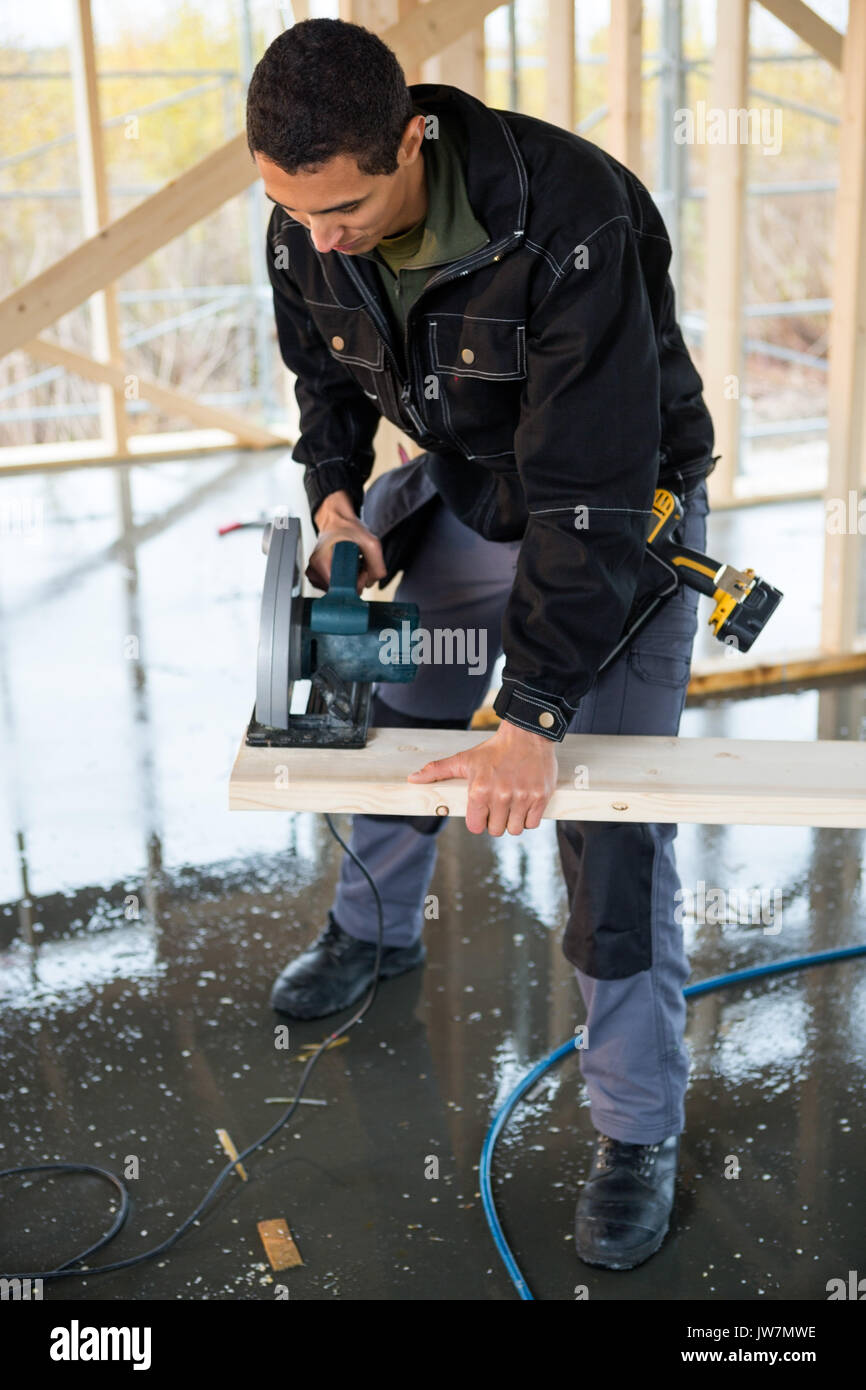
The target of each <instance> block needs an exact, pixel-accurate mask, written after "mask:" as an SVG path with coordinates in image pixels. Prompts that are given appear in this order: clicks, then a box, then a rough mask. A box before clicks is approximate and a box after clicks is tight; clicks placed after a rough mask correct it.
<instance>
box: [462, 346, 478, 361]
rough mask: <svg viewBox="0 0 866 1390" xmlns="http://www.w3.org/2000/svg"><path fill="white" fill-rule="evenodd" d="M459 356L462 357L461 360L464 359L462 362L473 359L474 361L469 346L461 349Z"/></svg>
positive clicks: (473, 354) (473, 355)
mask: <svg viewBox="0 0 866 1390" xmlns="http://www.w3.org/2000/svg"><path fill="white" fill-rule="evenodd" d="M460 356H461V357H462V358H463V361H464V362H474V361H475V353H474V352H473V351H472V349H471V348H464V349H463V351H462V352H461V354H460Z"/></svg>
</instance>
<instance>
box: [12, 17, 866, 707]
mask: <svg viewBox="0 0 866 1390" xmlns="http://www.w3.org/2000/svg"><path fill="white" fill-rule="evenodd" d="M70 3H72V4H73V7H74V11H75V34H74V39H73V45H72V66H73V78H74V86H75V108H76V127H77V134H78V150H79V161H80V168H81V189H82V197H83V207H84V228H85V232H86V233H87V237H86V239H85V240H84V241H83V242H82V243H81V244H80V245H79V246H78V247H76V248H75V250H73V251H71V252H70V253H69V254H67V255H66V256H64V257H62V258H61V260H59V261H57V262H56V263H55V264H54V265H52V266H50V267H49V268H48V269H47V270H45V271H43V272H42V273H41V274H39V275H37V276H35V277H34V278H33V279H32V280H30V281H28V282H27V283H26V284H24V285H22V286H20V287H19V288H18V289H16V290H15V291H14V292H13V293H12V294H10V295H8V296H7V297H6V299H5V300H3V301H2V302H0V353H2V354H5V353H8V352H12V351H14V350H23V351H26V352H27V353H28V355H29V356H31V357H33V358H35V359H36V360H38V361H41V362H46V363H50V364H52V365H54V366H61V367H63V368H65V369H67V370H69V371H71V372H75V373H77V374H79V375H81V376H84V377H86V378H88V379H89V380H92V381H95V382H97V383H99V385H100V388H101V391H100V412H101V421H102V444H101V446H96V447H95V446H94V444H93V442H92V441H88V442H85V443H84V444H82V443H76V444H74V445H73V444H68V445H60V444H55V445H40V446H35V447H33V448H32V449H20V448H18V449H0V476H2V474H3V473H4V472H19V471H24V470H26V469H29V468H34V469H44V468H47V467H70V466H78V465H83V464H92V463H107V462H111V461H128V462H135V463H139V462H144V461H146V460H148V459H158V458H165V457H172V456H176V455H177V454H178V453H186V452H191V451H207V450H210V449H213V448H225V447H238V446H243V447H247V448H252V449H262V448H267V447H270V446H279V445H282V446H287V445H289V444H290V443H291V441H290V439H289V438H288V436H286V435H284V434H282V433H280V432H279V431H277V430H275V429H269V428H265V427H263V426H261V425H259V424H257V423H256V422H254V421H253V420H251V419H248V418H246V417H244V416H243V415H242V414H239V413H237V412H235V411H231V410H225V409H219V408H216V407H214V406H212V405H206V404H204V403H202V402H201V401H198V400H196V399H194V398H193V397H190V396H185V395H184V394H183V393H181V392H179V391H176V390H174V389H173V388H169V387H166V386H164V385H163V384H161V383H160V382H157V381H155V380H152V379H148V378H143V377H142V376H141V375H140V374H136V375H137V378H138V392H139V394H140V396H141V397H143V398H144V399H146V400H149V401H150V402H151V404H152V405H154V406H157V407H159V408H161V409H164V410H166V411H170V412H171V413H172V414H174V415H179V416H181V417H183V418H185V419H187V420H189V421H190V423H191V424H193V425H195V426H197V427H198V428H197V429H195V430H191V431H188V432H185V433H181V434H171V435H163V436H139V437H137V438H136V437H131V436H130V435H129V434H128V432H127V421H126V412H125V403H124V391H123V387H124V380H125V371H124V364H123V359H122V349H121V343H120V334H119V329H118V317H117V305H116V289H115V286H116V281H117V280H118V278H119V277H120V276H121V275H123V274H124V273H125V272H126V271H128V270H130V269H131V268H132V267H133V266H136V265H138V264H139V263H140V262H141V261H143V260H144V259H146V257H147V256H149V255H151V254H152V253H153V252H154V251H156V250H158V249H159V248H160V247H161V246H164V245H166V244H167V243H168V242H170V241H171V240H173V239H174V238H175V237H177V236H179V235H180V234H181V233H182V232H184V231H185V230H186V229H187V228H188V227H190V226H191V225H193V224H194V223H195V222H197V221H199V220H201V219H202V218H203V217H206V216H208V215H209V214H210V213H211V212H213V211H214V210H215V209H216V208H218V207H220V206H221V205H222V204H223V203H224V202H226V201H228V200H229V199H231V198H233V197H235V196H236V195H237V194H239V193H241V192H243V190H244V189H246V188H248V187H249V186H250V185H251V184H252V183H254V181H255V180H256V178H257V177H258V174H257V170H256V168H255V165H254V164H253V163H252V162H251V160H250V158H249V154H248V151H247V148H246V141H245V137H244V135H243V134H239V135H237V136H235V137H234V138H233V139H232V140H230V141H228V143H226V144H225V145H223V146H222V147H221V148H219V149H217V150H215V151H213V153H211V154H209V155H208V156H207V157H206V158H205V159H203V160H201V161H200V162H199V163H198V164H196V165H194V166H193V167H192V168H191V169H188V170H187V171H186V172H185V173H183V174H182V175H180V177H178V178H176V179H174V180H173V181H172V182H170V183H169V184H167V185H166V187H164V188H163V189H161V190H160V191H159V192H157V193H155V194H153V195H152V196H151V197H149V198H146V199H145V200H144V201H143V202H141V203H140V204H139V205H138V206H137V207H135V208H133V209H132V211H130V212H128V213H126V214H125V215H124V216H123V217H120V218H117V219H115V220H113V221H112V220H111V219H110V214H109V207H108V191H107V183H106V176H105V165H104V159H103V148H102V125H101V121H100V114H99V100H98V89H97V88H98V84H97V69H96V58H95V49H94V41H93V25H92V18H91V13H90V0H70ZM761 3H762V5H763V7H764V9H766V10H768V11H770V12H771V13H772V14H773V15H775V16H776V18H777V19H779V20H780V21H781V22H782V23H784V24H785V25H787V26H788V28H789V29H791V30H792V31H793V32H794V33H795V34H796V35H797V36H798V37H799V38H800V39H801V40H802V41H803V42H804V43H805V44H806V45H807V46H809V47H811V48H812V49H813V50H814V51H815V52H817V53H818V54H819V55H820V56H821V57H822V58H824V59H825V60H826V61H827V62H828V63H830V64H831V65H832V66H833V67H835V68H837V69H839V70H840V71H841V73H842V85H843V95H842V119H841V128H840V170H839V187H838V191H837V194H836V207H835V255H834V270H833V310H832V316H831V324H830V340H829V428H828V436H829V439H828V443H829V464H828V477H827V487H826V499H827V500H828V501H829V500H830V499H848V497H849V495H850V494H851V493H852V492H853V493H854V494H855V496H856V497H858V498H859V495H860V491H861V486H862V479H863V473H864V466H866V411H864V406H863V400H864V395H866V238H864V223H866V0H850V4H849V22H848V31H847V33H846V34H844V35H843V34H841V33H839V32H838V31H837V30H835V29H834V28H833V27H832V26H831V25H829V24H827V23H826V21H824V20H823V19H821V18H820V17H819V16H818V15H817V14H816V13H815V12H814V11H813V10H811V9H810V8H809V7H808V5H806V4H805V3H803V0H761ZM305 8H306V7H305V3H304V0H299V3H296V4H295V6H294V12H295V14H296V15H297V17H298V18H302V17H303V15H304V13H305ZM497 8H499V5H498V4H496V3H495V2H494V0H419V2H418V3H416V0H340V16H341V18H344V19H348V20H354V21H356V22H358V23H362V24H365V25H366V26H367V27H368V28H370V29H373V30H374V31H376V32H377V33H380V34H381V36H382V38H383V39H384V40H385V41H386V42H387V43H388V44H389V45H390V46H391V47H392V48H393V49H394V51H395V52H396V53H397V55H398V57H399V59H400V61H401V63H402V64H403V67H404V70H405V72H406V75H407V79H408V81H410V82H414V81H418V80H427V81H437V80H447V81H448V82H450V83H452V84H454V85H456V86H460V87H462V88H464V89H465V90H467V91H470V92H474V93H475V94H476V95H479V96H482V97H483V95H484V74H485V50H484V19H485V17H486V16H487V15H488V14H490V13H491V12H492V11H493V10H495V9H497ZM749 11H750V0H717V3H716V22H717V42H716V49H715V57H714V63H713V69H712V85H711V101H710V104H711V106H713V107H721V108H723V109H727V110H739V109H741V108H743V107H746V106H747V104H748V103H747V88H748V79H747V64H748V46H749ZM642 21H643V5H642V0H611V26H610V52H609V62H608V97H609V109H610V137H609V140H608V147H609V148H610V150H611V152H612V153H613V154H614V155H616V156H617V157H618V158H619V159H621V160H622V161H623V162H624V163H626V164H628V165H629V166H630V167H632V168H634V169H635V170H636V172H638V173H640V113H641V54H642ZM546 66H547V71H546V79H547V83H546V91H547V109H546V116H547V119H548V120H550V121H553V122H555V123H556V124H559V125H563V126H566V127H567V128H569V129H573V128H574V109H575V62H574V4H573V0H547V52H546ZM745 161H746V151H745V147H744V145H743V144H734V143H731V144H728V145H720V146H719V147H718V148H717V149H715V150H714V155H713V159H712V161H710V164H709V173H708V188H707V216H706V229H707V231H706V246H707V257H706V259H707V285H706V335H705V344H704V352H705V355H704V370H703V372H702V375H703V379H704V386H705V396H706V400H707V404H708V406H709V408H710V411H711V413H712V416H713V420H714V423H715V427H716V441H717V442H716V452H717V453H719V454H721V456H722V457H721V462H720V463H719V465H718V466H717V468H716V470H715V472H714V473H713V475H712V476H711V478H710V496H711V503H712V505H713V507H714V508H716V509H718V508H720V507H725V506H734V505H738V504H742V503H741V501H740V499H738V498H737V497H736V495H735V491H734V477H735V475H736V470H737V455H738V448H739V425H740V421H739V400H738V399H736V398H732V397H731V396H730V394H729V393H728V392H727V391H726V383H727V382H728V381H730V379H731V378H732V377H739V376H740V375H741V363H742V352H743V304H742V280H743V257H744V207H745V195H746V190H745ZM88 299H92V301H93V304H92V309H93V345H92V346H93V350H92V355H91V356H87V355H85V354H83V353H78V352H72V351H70V350H69V349H66V348H62V347H60V346H58V345H56V344H55V343H53V342H51V341H50V340H48V339H46V338H45V337H44V336H42V334H43V332H44V330H45V329H46V328H48V327H50V326H51V324H53V323H54V322H55V321H56V320H57V319H59V318H60V317H62V315H64V314H66V313H68V312H69V311H70V310H72V309H74V308H76V307H77V306H79V305H81V304H83V303H84V302H85V301H87V300H88ZM395 435H396V431H395V430H394V427H393V426H391V425H389V424H388V422H385V421H383V424H382V428H381V431H380V436H379V437H378V438H377V445H378V446H379V448H378V450H377V455H378V461H377V470H378V469H379V468H381V467H382V466H383V460H384V459H385V458H388V460H389V461H390V460H393V458H394V456H395V449H394V437H395ZM751 500H767V499H751ZM859 541H860V537H859V533H858V531H857V530H856V529H853V530H852V529H851V528H849V531H848V533H847V534H830V533H825V567H824V592H823V608H822V630H821V645H820V649H819V651H817V652H809V651H804V652H797V653H787V654H785V656H779V657H778V658H777V659H775V660H770V661H768V662H755V661H750V660H749V658H748V657H744V658H743V659H742V661H741V662H738V663H737V665H738V666H742V667H743V670H744V671H751V672H752V674H753V679H752V680H751V681H749V683H750V684H754V683H756V679H759V678H760V676H761V673H762V672H764V671H766V673H767V674H768V675H769V674H771V673H773V674H775V676H776V678H778V677H779V674H780V673H783V672H784V670H785V669H786V667H787V666H788V665H789V664H790V663H792V662H795V663H797V669H798V670H799V671H800V673H801V674H802V675H804V676H805V677H806V678H808V675H809V674H816V673H817V674H820V673H822V672H826V671H833V670H850V669H852V668H858V667H860V666H862V665H864V664H866V639H864V638H863V637H861V636H860V635H859V634H858V632H857V595H858V579H859V572H858V569H859V549H860V546H859ZM697 669H698V672H699V675H698V679H699V680H700V679H702V678H706V680H708V681H710V682H712V681H713V679H714V678H715V677H719V679H722V677H721V676H720V674H719V673H721V672H722V671H727V672H730V671H731V663H730V662H729V661H727V662H726V661H725V659H724V658H720V659H718V660H716V661H707V662H703V663H701V665H700V667H699V668H697ZM700 673H702V675H701V674H700Z"/></svg>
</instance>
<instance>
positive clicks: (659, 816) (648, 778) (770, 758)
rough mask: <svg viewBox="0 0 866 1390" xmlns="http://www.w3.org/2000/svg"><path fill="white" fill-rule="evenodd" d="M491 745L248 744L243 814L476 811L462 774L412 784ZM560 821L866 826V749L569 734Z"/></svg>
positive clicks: (478, 738) (440, 732) (237, 799)
mask: <svg viewBox="0 0 866 1390" xmlns="http://www.w3.org/2000/svg"><path fill="white" fill-rule="evenodd" d="M484 741H485V738H484V735H479V734H478V733H477V732H474V731H473V730H471V729H470V730H468V731H466V732H453V731H451V730H448V729H373V730H371V732H370V736H369V740H368V743H367V747H366V748H362V749H357V750H354V749H340V750H339V751H335V750H332V749H327V748H291V749H289V748H248V747H247V746H246V744H245V743H242V744H241V747H240V750H239V752H238V756H237V758H236V760H235V765H234V768H233V770H232V774H231V780H230V786H229V808H230V809H231V810H233V811H281V812H286V811H342V812H347V813H357V814H364V813H367V814H375V815H410V816H433V815H445V814H448V815H455V816H465V814H466V783H465V782H464V781H462V780H457V781H450V782H439V783H430V784H427V785H424V784H416V783H414V782H407V780H406V778H407V776H408V774H409V773H410V772H414V771H416V770H417V769H418V768H420V767H422V766H423V765H424V764H425V763H427V762H429V761H430V760H431V759H434V758H444V757H446V756H448V755H449V754H452V753H457V752H460V751H461V750H463V749H466V748H474V747H475V746H476V745H477V744H479V743H483V742H484ZM555 748H556V754H557V759H558V763H559V779H558V783H557V788H556V791H555V792H554V794H553V797H552V798H551V800H550V803H549V804H548V807H547V810H546V812H545V819H548V820H593V821H595V820H603V821H661V822H675V823H676V822H695V823H697V824H699V825H811V826H840V827H847V828H850V829H859V828H863V827H866V794H864V787H866V744H864V743H854V742H851V743H849V742H844V741H830V740H826V741H823V742H814V743H805V742H801V743H795V742H785V741H782V740H776V739H772V740H767V741H763V740H760V739H726V738H701V739H697V738H632V737H626V736H625V735H621V736H616V735H610V736H608V735H601V734H594V735H587V736H581V735H578V734H566V736H565V738H564V739H563V740H562V742H561V743H558V744H556V745H555Z"/></svg>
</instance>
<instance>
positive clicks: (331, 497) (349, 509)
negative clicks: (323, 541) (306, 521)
mask: <svg viewBox="0 0 866 1390" xmlns="http://www.w3.org/2000/svg"><path fill="white" fill-rule="evenodd" d="M357 520H358V513H357V512H356V511H355V506H354V503H353V502H352V499H351V497H350V496H349V494H348V492H345V491H343V492H329V493H328V496H327V497H326V498H325V499H324V501H323V502H322V503H321V505H320V506H319V507H318V508H317V510H316V513H315V515H314V517H313V521H314V522H315V525H316V528H317V530H319V531H324V530H325V529H326V527H327V526H328V524H329V523H330V522H332V521H357Z"/></svg>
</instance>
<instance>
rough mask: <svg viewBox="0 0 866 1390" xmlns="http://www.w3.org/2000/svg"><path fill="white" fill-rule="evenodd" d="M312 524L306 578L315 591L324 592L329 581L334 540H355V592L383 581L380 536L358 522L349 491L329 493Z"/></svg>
mask: <svg viewBox="0 0 866 1390" xmlns="http://www.w3.org/2000/svg"><path fill="white" fill-rule="evenodd" d="M314 521H315V523H316V526H317V527H318V530H319V537H318V540H317V541H316V545H315V548H314V550H313V553H312V554H311V556H310V561H309V564H308V565H307V578H308V579H309V581H310V583H311V584H315V586H316V588H317V589H327V587H328V585H329V584H330V582H331V559H332V557H333V554H334V546H335V545H336V544H337V541H354V542H355V545H357V546H359V547H360V549H361V564H360V565H359V567H358V593H359V594H360V593H361V592H362V590H364V589H366V587H367V585H368V584H373V583H374V582H375V581H376V580H377V579H384V578H385V561H384V559H383V556H382V546H381V544H380V542H379V537H378V536H374V535H373V532H372V531H368V530H367V527H366V526H364V525H363V523H362V522H361V521H360V520H359V519H358V515H357V513H356V511H355V508H354V507H353V506H352V499H351V497H350V496H349V494H348V492H332V493H330V494H329V496H327V497H326V498H325V500H324V502H323V503H322V505H321V506H320V507H319V510H318V511H317V512H316V515H315V517H314Z"/></svg>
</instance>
